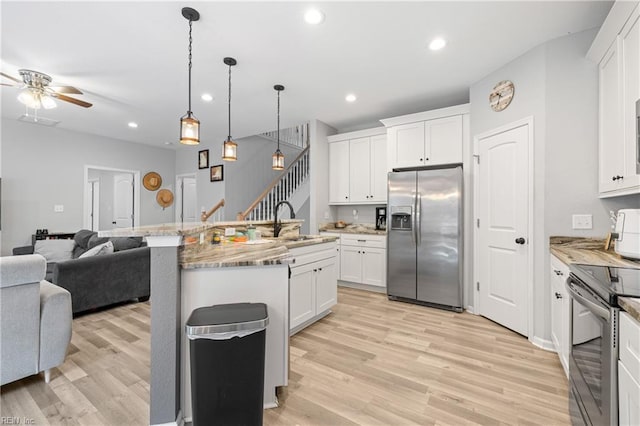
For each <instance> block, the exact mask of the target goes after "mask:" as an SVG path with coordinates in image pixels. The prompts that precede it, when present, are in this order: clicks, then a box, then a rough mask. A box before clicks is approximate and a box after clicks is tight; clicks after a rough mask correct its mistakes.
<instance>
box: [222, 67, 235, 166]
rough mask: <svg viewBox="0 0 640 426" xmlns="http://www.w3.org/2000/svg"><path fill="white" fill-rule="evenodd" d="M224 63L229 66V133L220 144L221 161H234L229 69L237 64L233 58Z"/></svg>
mask: <svg viewBox="0 0 640 426" xmlns="http://www.w3.org/2000/svg"><path fill="white" fill-rule="evenodd" d="M224 63H225V64H227V65H229V132H228V133H227V140H226V141H224V143H223V144H222V159H223V160H225V161H236V160H237V159H238V144H237V143H235V142H234V141H233V140H231V67H232V66H234V65H236V64H237V63H238V62H237V61H236V60H235V59H233V58H224Z"/></svg>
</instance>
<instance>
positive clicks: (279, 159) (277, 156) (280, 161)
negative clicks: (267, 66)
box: [271, 84, 284, 170]
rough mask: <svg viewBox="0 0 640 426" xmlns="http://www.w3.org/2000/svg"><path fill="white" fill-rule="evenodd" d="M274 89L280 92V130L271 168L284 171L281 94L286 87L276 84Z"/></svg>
mask: <svg viewBox="0 0 640 426" xmlns="http://www.w3.org/2000/svg"><path fill="white" fill-rule="evenodd" d="M273 88H274V89H276V91H277V92H278V130H277V131H276V139H277V140H278V148H277V149H276V152H274V153H273V156H272V157H273V158H272V160H273V162H272V165H271V168H272V169H273V170H284V154H283V153H282V151H280V92H282V91H283V90H284V86H282V85H280V84H276V85H275V86H273Z"/></svg>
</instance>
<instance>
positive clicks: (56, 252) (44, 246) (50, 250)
mask: <svg viewBox="0 0 640 426" xmlns="http://www.w3.org/2000/svg"><path fill="white" fill-rule="evenodd" d="M75 245H76V242H75V241H74V240H37V241H36V245H35V246H34V249H33V252H34V253H35V254H40V255H42V256H44V258H45V259H47V262H60V261H63V260H69V259H71V258H72V253H73V248H74V247H75Z"/></svg>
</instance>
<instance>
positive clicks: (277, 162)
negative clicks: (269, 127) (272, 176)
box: [271, 149, 284, 170]
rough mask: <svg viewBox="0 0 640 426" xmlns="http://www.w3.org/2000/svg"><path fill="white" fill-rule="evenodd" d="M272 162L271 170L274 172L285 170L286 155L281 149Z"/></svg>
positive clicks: (274, 154)
mask: <svg viewBox="0 0 640 426" xmlns="http://www.w3.org/2000/svg"><path fill="white" fill-rule="evenodd" d="M272 160H273V162H272V164H271V168H272V169H273V170H284V154H283V153H282V151H280V149H277V150H276V152H274V153H273V156H272Z"/></svg>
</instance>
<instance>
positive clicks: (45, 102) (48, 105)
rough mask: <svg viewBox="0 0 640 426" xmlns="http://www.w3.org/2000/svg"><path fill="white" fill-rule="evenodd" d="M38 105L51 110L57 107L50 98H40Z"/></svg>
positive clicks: (45, 96)
mask: <svg viewBox="0 0 640 426" xmlns="http://www.w3.org/2000/svg"><path fill="white" fill-rule="evenodd" d="M40 103H41V104H42V106H43V108H44V109H51V108H55V107H57V106H58V105H57V104H56V101H54V100H53V99H52V98H51V96H47V95H44V96H40Z"/></svg>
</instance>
